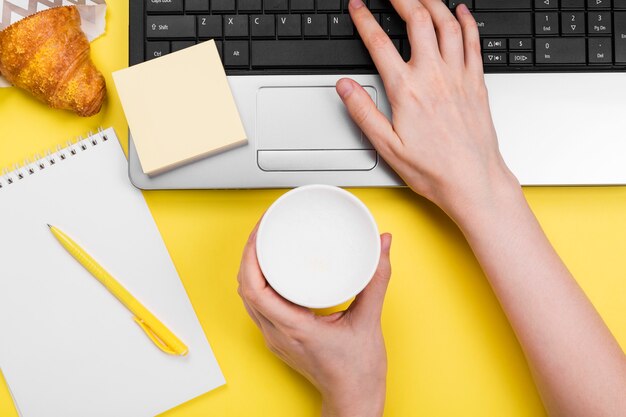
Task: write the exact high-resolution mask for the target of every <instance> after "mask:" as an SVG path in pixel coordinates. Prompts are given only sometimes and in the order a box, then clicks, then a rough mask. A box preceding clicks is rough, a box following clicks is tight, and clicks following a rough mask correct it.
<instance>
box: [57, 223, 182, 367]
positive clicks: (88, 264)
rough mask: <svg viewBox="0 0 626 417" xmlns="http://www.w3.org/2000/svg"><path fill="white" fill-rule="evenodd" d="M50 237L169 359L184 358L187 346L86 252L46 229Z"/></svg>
mask: <svg viewBox="0 0 626 417" xmlns="http://www.w3.org/2000/svg"><path fill="white" fill-rule="evenodd" d="M48 227H49V228H50V231H51V232H52V234H53V235H54V237H55V238H56V239H57V240H58V241H59V243H61V245H62V246H63V247H64V248H65V250H67V251H68V252H69V253H70V255H72V256H73V257H74V258H75V259H76V260H77V261H78V262H79V263H80V264H81V265H82V266H84V267H85V269H86V270H87V271H89V272H90V273H91V275H93V276H94V277H95V278H96V279H97V280H98V281H100V283H101V284H102V285H104V287H105V288H106V289H107V290H109V292H111V294H113V295H114V296H115V297H116V298H117V299H118V300H119V301H120V302H121V303H122V304H124V306H125V307H126V308H128V309H129V310H130V311H131V313H133V314H134V317H133V319H134V320H135V322H136V323H137V324H138V325H139V326H140V327H141V328H142V329H143V330H144V331H145V332H146V334H147V335H148V337H149V338H150V339H151V340H152V341H153V342H154V344H156V345H157V346H158V347H159V349H161V350H162V351H163V352H165V353H168V354H170V355H180V356H184V355H186V354H187V352H188V351H189V350H188V349H187V346H185V344H184V343H183V342H182V341H181V340H180V339H179V338H178V337H176V335H175V334H174V333H172V332H171V331H170V330H169V329H168V328H167V327H165V325H164V324H163V323H161V322H160V321H159V319H157V318H156V317H155V316H154V315H153V314H152V313H150V311H148V309H147V308H145V307H144V306H143V305H142V304H141V303H140V302H139V301H137V299H136V298H135V297H133V296H132V294H131V293H129V292H128V291H127V290H126V288H124V287H123V286H122V285H121V284H120V283H119V282H117V281H116V280H115V278H113V277H112V276H111V274H109V273H108V272H107V271H106V270H105V269H104V268H103V267H101V266H100V265H99V264H98V263H97V262H96V261H95V260H94V259H93V258H92V257H91V256H90V255H89V254H88V253H87V252H85V251H84V250H83V249H82V248H81V247H80V246H78V244H76V242H74V241H73V240H72V239H70V237H69V236H67V235H66V234H65V233H63V232H62V231H60V230H59V229H57V228H56V227H54V226H50V225H48Z"/></svg>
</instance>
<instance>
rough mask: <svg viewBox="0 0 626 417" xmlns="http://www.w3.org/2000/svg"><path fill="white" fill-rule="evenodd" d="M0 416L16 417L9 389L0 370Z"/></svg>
mask: <svg viewBox="0 0 626 417" xmlns="http://www.w3.org/2000/svg"><path fill="white" fill-rule="evenodd" d="M0 415H2V416H4V417H18V414H17V410H16V408H15V405H14V404H13V402H12V400H11V393H10V392H9V387H8V385H7V382H6V381H5V379H4V375H3V374H2V369H0Z"/></svg>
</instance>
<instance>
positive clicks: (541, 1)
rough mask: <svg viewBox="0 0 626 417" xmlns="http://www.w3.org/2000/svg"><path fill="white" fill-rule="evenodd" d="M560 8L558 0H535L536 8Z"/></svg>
mask: <svg viewBox="0 0 626 417" xmlns="http://www.w3.org/2000/svg"><path fill="white" fill-rule="evenodd" d="M583 1H584V0H583ZM583 7H585V5H584V4H583ZM558 8H559V2H558V0H535V9H558Z"/></svg>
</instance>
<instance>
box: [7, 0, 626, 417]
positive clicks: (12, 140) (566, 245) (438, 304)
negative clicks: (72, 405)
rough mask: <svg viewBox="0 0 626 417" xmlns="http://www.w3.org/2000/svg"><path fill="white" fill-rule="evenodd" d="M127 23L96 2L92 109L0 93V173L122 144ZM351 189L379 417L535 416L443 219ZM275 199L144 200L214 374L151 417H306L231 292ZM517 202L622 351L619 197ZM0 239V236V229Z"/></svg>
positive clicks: (523, 375) (308, 403)
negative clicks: (379, 364) (374, 254)
mask: <svg viewBox="0 0 626 417" xmlns="http://www.w3.org/2000/svg"><path fill="white" fill-rule="evenodd" d="M132 1H140V0H132ZM127 25H128V3H127V2H126V1H123V0H109V7H108V11H107V33H106V35H105V36H104V37H101V38H100V39H98V40H96V41H94V42H93V44H92V57H93V60H94V61H95V63H96V65H97V66H98V68H100V70H101V71H102V72H103V73H104V74H105V76H106V80H107V85H108V99H107V102H106V104H105V106H104V108H103V110H102V112H101V113H100V114H98V115H96V116H94V117H92V118H89V119H82V118H79V117H77V116H74V115H73V114H71V113H69V112H64V111H58V110H52V109H49V108H47V107H46V106H45V105H43V104H40V103H39V102H37V101H36V100H34V99H32V98H30V97H29V96H28V95H27V94H25V93H24V92H22V91H19V90H17V89H15V88H8V89H2V90H1V91H0V167H10V166H13V165H14V164H16V163H20V162H21V161H23V160H24V159H25V158H26V157H31V156H32V155H34V154H35V153H37V152H39V153H41V152H43V151H45V150H46V149H50V148H54V147H56V145H57V144H63V143H65V141H66V140H67V139H70V138H74V137H76V136H78V135H81V134H84V133H86V132H88V131H89V130H94V129H95V128H97V127H98V126H104V127H107V126H111V125H112V126H114V127H115V129H116V131H117V133H118V135H119V136H120V138H121V139H122V145H123V147H124V148H125V149H126V148H127V143H126V138H127V133H126V128H127V125H126V120H125V119H124V115H123V113H122V108H121V106H120V103H119V99H118V95H117V92H116V90H115V87H114V85H113V82H112V79H111V72H112V71H115V70H118V69H120V68H124V67H126V66H127V65H128V61H127V56H128V45H127ZM168 76H172V75H168ZM181 76H184V75H182V74H181ZM167 108H168V103H158V104H157V103H147V104H146V111H158V112H162V113H163V117H167ZM352 191H353V192H354V193H355V194H356V195H357V196H358V197H359V198H361V199H362V200H363V201H364V202H365V204H367V205H368V206H369V207H370V209H371V210H372V212H373V214H374V216H375V218H376V220H377V221H378V224H379V227H380V230H381V231H388V232H391V233H393V235H394V242H393V246H392V264H393V271H394V272H393V278H392V282H391V286H390V288H389V292H388V295H387V300H386V303H385V309H384V317H383V326H384V333H385V339H386V342H387V349H388V356H389V375H388V391H387V407H386V412H385V415H386V416H450V417H452V416H454V417H457V416H465V417H471V416H507V417H518V416H519V417H521V416H528V417H530V416H532V417H539V416H542V415H545V412H544V411H543V408H542V405H541V402H540V399H539V397H538V394H537V391H536V389H535V387H534V385H533V382H532V380H531V377H530V374H529V371H528V367H527V365H526V363H525V360H524V357H523V355H522V352H521V350H520V347H519V345H518V343H517V341H516V339H515V336H514V334H513V332H512V330H511V328H510V326H509V324H508V323H507V320H506V318H505V317H504V315H503V313H502V310H501V308H500V307H499V305H498V302H497V300H496V298H495V297H494V295H493V293H492V291H491V289H490V287H489V285H488V284H487V282H486V280H485V279H484V276H483V274H482V272H481V270H480V268H479V266H478V264H477V262H476V260H475V259H474V257H473V255H472V253H471V251H470V249H469V247H468V246H467V244H466V243H465V241H464V240H463V237H462V235H461V233H460V232H459V231H458V229H457V228H456V226H455V225H454V223H453V222H452V221H450V220H449V219H448V218H447V217H446V216H445V215H444V214H443V213H442V212H441V211H440V210H439V209H438V208H437V207H435V206H433V205H432V204H430V203H429V202H428V201H426V200H425V199H423V198H420V197H418V196H415V195H413V194H412V193H411V192H410V191H408V190H405V189H356V190H352ZM283 192H284V191H281V190H269V191H180V192H179V191H176V192H146V193H144V195H145V197H146V200H147V201H148V204H149V205H150V208H151V210H152V213H153V215H154V217H155V219H156V222H157V224H158V226H159V229H160V231H161V233H162V235H163V239H164V240H165V243H166V245H167V247H168V249H169V251H170V254H171V256H172V259H173V260H174V263H175V265H176V267H177V269H178V272H179V274H180V277H181V279H182V281H183V283H184V285H185V287H186V288H187V291H188V293H189V296H190V298H191V301H192V303H193V305H194V307H195V309H196V312H197V314H198V316H199V318H200V321H201V323H202V326H203V328H204V331H205V332H206V334H207V337H208V339H209V341H210V342H211V345H212V347H213V350H214V351H215V355H216V356H217V359H218V361H219V363H220V365H221V368H222V370H223V372H224V374H225V376H226V379H227V385H226V386H224V387H222V388H219V389H217V390H215V391H213V392H210V393H208V394H205V395H203V396H201V397H199V398H197V399H194V400H192V401H190V402H188V403H186V404H184V405H182V406H180V407H178V408H176V409H174V410H171V411H169V412H167V413H165V414H164V416H167V417H182V416H186V417H196V416H197V417H201V416H202V417H205V416H221V417H228V416H233V417H234V416H237V417H239V416H272V417H281V416H285V417H287V416H289V417H292V416H301V417H307V416H315V415H318V414H319V411H320V398H319V396H318V394H317V393H316V391H315V390H314V389H313V388H311V386H310V385H309V384H308V383H307V382H306V380H304V379H303V378H302V377H300V376H299V375H298V374H297V373H295V372H293V371H292V370H290V369H289V368H288V367H287V366H286V365H284V364H283V363H282V362H280V361H279V360H278V359H276V358H275V357H274V356H273V355H272V354H271V353H270V352H269V351H268V350H267V349H266V348H265V345H264V343H263V339H262V337H261V335H260V333H259V332H258V331H257V330H256V328H255V327H254V325H253V323H252V321H251V320H249V319H248V317H247V315H246V312H245V310H244V308H243V306H242V304H241V302H240V300H239V298H238V296H237V292H236V287H237V284H236V278H235V277H236V273H237V270H238V264H239V257H240V254H241V249H242V247H243V244H244V242H245V240H246V238H247V235H248V233H249V231H250V230H251V229H252V227H253V226H254V224H255V222H256V221H257V219H258V218H259V217H260V216H261V214H262V213H263V211H264V210H265V209H266V208H267V206H268V205H270V204H271V203H272V201H273V200H274V199H276V198H277V197H278V196H279V195H281V194H282V193H283ZM525 194H526V196H527V198H528V200H529V201H530V204H531V206H532V208H533V210H534V211H535V213H536V214H537V217H538V218H539V220H540V222H541V224H542V225H543V227H544V229H545V231H546V233H547V234H548V236H549V238H550V240H551V241H552V242H553V244H554V245H555V246H556V248H557V250H558V252H559V253H560V255H561V256H562V257H563V259H564V260H565V262H566V263H567V265H568V266H569V267H570V269H571V270H572V272H573V273H574V275H575V276H576V278H577V279H578V281H579V283H580V285H581V286H582V287H583V288H584V290H585V291H586V293H587V294H588V295H589V297H590V298H591V300H592V301H593V303H594V304H595V305H596V307H597V308H598V310H599V311H600V314H601V315H602V317H603V318H604V319H605V320H606V322H607V323H608V325H609V327H610V329H611V330H612V331H613V333H614V334H615V336H616V337H617V338H618V340H619V342H620V343H621V345H622V347H626V314H625V312H626V308H625V303H626V188H620V187H610V188H606V187H605V188H603V187H598V188H527V189H526V190H525ZM1 213H2V208H1V207H0V215H2V214H1ZM0 238H2V239H7V238H8V239H10V237H7V236H3V234H2V231H0ZM0 339H1V335H0ZM51 389H54V388H53V387H51ZM68 400H70V399H69V398H68ZM0 415H2V416H12V414H11V411H10V406H9V397H8V396H7V395H6V391H4V389H3V388H2V387H0ZM51 417H59V416H51Z"/></svg>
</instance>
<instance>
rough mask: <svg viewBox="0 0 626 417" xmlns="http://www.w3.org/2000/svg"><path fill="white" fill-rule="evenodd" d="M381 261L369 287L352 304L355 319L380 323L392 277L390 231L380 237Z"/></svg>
mask: <svg viewBox="0 0 626 417" xmlns="http://www.w3.org/2000/svg"><path fill="white" fill-rule="evenodd" d="M380 241H381V242H380V243H381V249H380V261H379V262H378V269H377V270H376V272H375V273H374V277H373V278H372V280H371V281H370V283H369V284H367V287H365V289H364V290H363V291H362V292H361V293H360V294H359V295H357V296H356V298H355V300H354V302H353V303H352V304H351V305H350V308H349V310H350V312H351V314H352V316H353V317H354V318H355V320H358V321H361V322H362V323H368V324H371V323H378V322H379V320H380V316H381V314H382V310H383V302H384V300H385V294H386V293H387V286H388V285H389V279H390V278H391V263H390V260H389V251H390V249H391V235H390V234H388V233H385V234H383V235H382V236H381V237H380Z"/></svg>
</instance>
